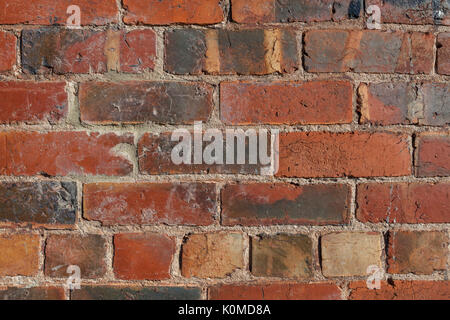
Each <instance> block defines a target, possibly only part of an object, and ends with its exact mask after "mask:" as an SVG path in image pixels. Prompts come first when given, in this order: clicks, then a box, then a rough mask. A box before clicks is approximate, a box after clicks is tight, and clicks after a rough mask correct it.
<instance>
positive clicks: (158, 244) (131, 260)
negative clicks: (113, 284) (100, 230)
mask: <svg viewBox="0 0 450 320" xmlns="http://www.w3.org/2000/svg"><path fill="white" fill-rule="evenodd" d="M174 254H175V241H174V239H173V238H172V237H168V236H165V235H159V234H117V235H115V236H114V273H115V275H116V277H117V278H119V279H125V280H163V279H168V278H170V266H171V264H172V260H173V259H174Z"/></svg>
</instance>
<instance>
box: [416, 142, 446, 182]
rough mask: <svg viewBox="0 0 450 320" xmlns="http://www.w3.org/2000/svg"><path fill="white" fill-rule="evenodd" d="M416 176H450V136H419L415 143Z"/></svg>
mask: <svg viewBox="0 0 450 320" xmlns="http://www.w3.org/2000/svg"><path fill="white" fill-rule="evenodd" d="M416 174H417V175H418V176H419V177H433V176H448V175H450V136H449V135H440V134H437V133H436V134H435V133H429V134H421V135H419V137H418V141H417V160H416Z"/></svg>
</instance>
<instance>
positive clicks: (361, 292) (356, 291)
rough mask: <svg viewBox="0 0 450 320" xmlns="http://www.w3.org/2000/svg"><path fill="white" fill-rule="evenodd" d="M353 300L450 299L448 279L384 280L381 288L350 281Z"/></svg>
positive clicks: (350, 297) (362, 282)
mask: <svg viewBox="0 0 450 320" xmlns="http://www.w3.org/2000/svg"><path fill="white" fill-rule="evenodd" d="M350 290H351V292H350V296H349V299H351V300H449V299H450V286H449V283H448V281H406V280H390V281H389V282H386V281H382V282H381V289H380V290H371V289H368V288H367V284H366V282H365V281H357V282H352V283H350Z"/></svg>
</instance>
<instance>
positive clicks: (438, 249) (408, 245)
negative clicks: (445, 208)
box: [388, 231, 449, 274]
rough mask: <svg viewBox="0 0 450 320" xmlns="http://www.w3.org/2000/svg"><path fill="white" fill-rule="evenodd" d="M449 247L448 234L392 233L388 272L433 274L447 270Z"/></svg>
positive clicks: (390, 236)
mask: <svg viewBox="0 0 450 320" xmlns="http://www.w3.org/2000/svg"><path fill="white" fill-rule="evenodd" d="M448 245H449V241H448V235H447V233H446V232H437V231H436V232H433V231H391V232H389V248H388V266H389V268H388V272H389V273H415V274H432V273H433V272H434V271H439V270H446V269H447V255H448Z"/></svg>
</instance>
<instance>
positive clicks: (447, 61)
mask: <svg viewBox="0 0 450 320" xmlns="http://www.w3.org/2000/svg"><path fill="white" fill-rule="evenodd" d="M449 24H450V20H449ZM436 46H437V48H438V49H437V72H438V73H440V74H445V75H450V33H449V32H448V33H440V34H439V35H438V38H437V43H436Z"/></svg>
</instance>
